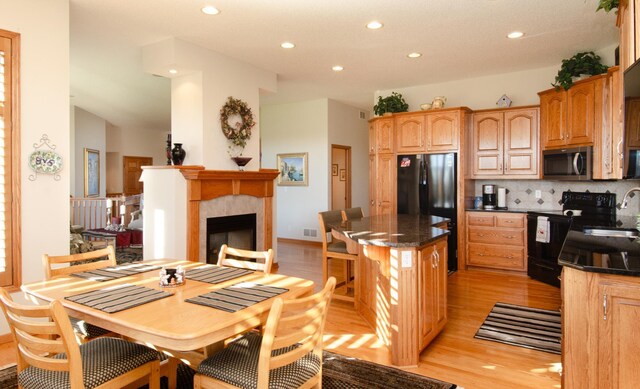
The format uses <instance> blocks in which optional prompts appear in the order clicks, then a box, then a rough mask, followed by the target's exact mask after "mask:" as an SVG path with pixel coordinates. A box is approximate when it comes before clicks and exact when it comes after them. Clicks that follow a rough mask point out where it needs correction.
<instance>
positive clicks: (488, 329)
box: [475, 303, 562, 354]
mask: <svg viewBox="0 0 640 389" xmlns="http://www.w3.org/2000/svg"><path fill="white" fill-rule="evenodd" d="M561 335H562V329H561V325H560V311H550V310H546V309H538V308H529V307H523V306H520V305H512V304H505V303H496V305H494V307H493V309H491V312H489V316H487V318H486V319H485V321H484V323H482V326H481V327H480V329H479V330H478V332H477V333H476V335H475V337H476V338H478V339H485V340H492V341H494V342H500V343H506V344H511V345H514V346H520V347H526V348H530V349H534V350H539V351H545V352H548V353H553V354H560V345H561V341H560V338H561Z"/></svg>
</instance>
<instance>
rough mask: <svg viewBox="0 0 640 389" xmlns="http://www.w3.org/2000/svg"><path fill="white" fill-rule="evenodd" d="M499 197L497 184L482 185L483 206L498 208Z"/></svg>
mask: <svg viewBox="0 0 640 389" xmlns="http://www.w3.org/2000/svg"><path fill="white" fill-rule="evenodd" d="M497 204H498V199H497V195H496V186H495V185H482V208H484V209H496V206H497Z"/></svg>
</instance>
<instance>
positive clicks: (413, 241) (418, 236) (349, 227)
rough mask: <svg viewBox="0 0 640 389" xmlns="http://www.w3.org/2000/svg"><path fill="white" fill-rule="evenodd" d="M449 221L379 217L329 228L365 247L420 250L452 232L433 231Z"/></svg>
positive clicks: (410, 217) (425, 216) (418, 216)
mask: <svg viewBox="0 0 640 389" xmlns="http://www.w3.org/2000/svg"><path fill="white" fill-rule="evenodd" d="M449 221H450V219H447V218H444V217H440V216H430V215H376V216H369V217H363V218H361V219H353V220H347V221H343V222H342V223H340V224H332V223H329V224H328V227H330V228H332V229H333V230H334V231H335V232H337V233H340V234H342V235H344V236H345V237H347V238H349V239H351V240H354V241H357V242H358V243H359V244H363V245H374V246H382V247H396V248H400V247H420V246H424V245H426V244H428V243H430V242H433V241H434V240H437V239H438V238H441V237H443V236H446V235H448V234H449V233H450V232H449V231H447V230H443V229H441V228H436V227H434V226H435V225H439V224H442V223H447V222H449Z"/></svg>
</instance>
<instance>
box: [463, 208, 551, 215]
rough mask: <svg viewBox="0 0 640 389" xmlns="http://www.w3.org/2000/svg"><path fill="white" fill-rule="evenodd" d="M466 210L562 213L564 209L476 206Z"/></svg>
mask: <svg viewBox="0 0 640 389" xmlns="http://www.w3.org/2000/svg"><path fill="white" fill-rule="evenodd" d="M465 211H472V212H499V213H527V212H538V213H555V212H557V213H559V214H562V210H561V209H560V210H556V209H553V210H539V209H530V208H507V209H476V208H467V209H465Z"/></svg>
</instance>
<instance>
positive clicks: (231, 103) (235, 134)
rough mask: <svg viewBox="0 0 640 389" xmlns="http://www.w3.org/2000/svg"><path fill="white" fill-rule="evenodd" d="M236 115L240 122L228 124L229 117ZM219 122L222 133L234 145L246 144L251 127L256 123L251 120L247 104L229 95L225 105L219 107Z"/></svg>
mask: <svg viewBox="0 0 640 389" xmlns="http://www.w3.org/2000/svg"><path fill="white" fill-rule="evenodd" d="M234 115H238V116H240V119H241V120H242V121H241V122H236V123H235V124H234V125H230V124H229V117H230V116H234ZM220 122H221V124H222V133H223V134H224V136H226V137H227V139H229V140H230V141H231V143H233V144H234V145H235V146H239V147H242V148H243V149H244V147H245V146H246V145H247V140H249V138H251V129H252V128H253V126H254V125H255V124H256V122H255V121H254V120H253V113H252V112H251V108H249V107H248V106H247V103H245V102H244V101H242V100H239V99H234V98H233V97H231V96H229V98H228V99H227V102H226V104H225V105H223V106H222V108H221V109H220Z"/></svg>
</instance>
